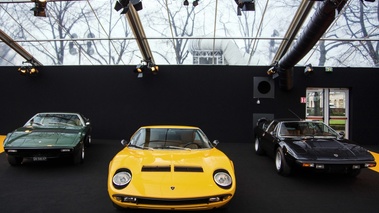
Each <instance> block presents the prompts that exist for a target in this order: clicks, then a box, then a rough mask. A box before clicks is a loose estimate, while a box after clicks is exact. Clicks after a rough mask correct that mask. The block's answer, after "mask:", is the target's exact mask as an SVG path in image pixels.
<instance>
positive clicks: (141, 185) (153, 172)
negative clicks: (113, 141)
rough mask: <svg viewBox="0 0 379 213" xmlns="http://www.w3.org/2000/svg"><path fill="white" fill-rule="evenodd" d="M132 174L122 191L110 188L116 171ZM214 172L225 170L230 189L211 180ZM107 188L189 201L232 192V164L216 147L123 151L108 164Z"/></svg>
mask: <svg viewBox="0 0 379 213" xmlns="http://www.w3.org/2000/svg"><path fill="white" fill-rule="evenodd" d="M120 168H127V169H129V170H130V171H131V172H132V180H131V182H130V183H129V185H128V186H127V187H126V188H124V189H121V190H117V189H115V188H114V187H113V186H112V181H111V180H112V177H113V175H114V174H115V172H116V170H117V169H120ZM217 169H224V170H227V171H228V172H229V173H230V175H231V176H232V179H233V181H234V182H233V187H231V189H222V188H220V187H219V186H217V185H216V183H215V182H214V181H213V173H214V171H216V170H217ZM108 180H109V181H108V189H111V190H112V191H113V192H114V193H121V194H128V195H133V196H143V197H154V198H189V197H199V196H210V195H215V194H228V193H231V194H233V193H234V190H235V176H234V168H233V163H232V162H231V161H230V160H229V158H228V157H226V155H225V154H224V153H223V152H221V151H219V150H218V149H216V148H212V149H202V150H139V149H132V148H125V149H123V150H122V151H120V152H119V153H118V154H117V155H116V156H115V157H114V159H113V160H112V161H111V163H110V167H109V176H108Z"/></svg>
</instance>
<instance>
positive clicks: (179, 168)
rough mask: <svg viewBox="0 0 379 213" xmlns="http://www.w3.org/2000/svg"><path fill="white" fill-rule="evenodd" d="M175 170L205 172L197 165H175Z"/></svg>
mask: <svg viewBox="0 0 379 213" xmlns="http://www.w3.org/2000/svg"><path fill="white" fill-rule="evenodd" d="M174 171H175V172H203V168H202V167H197V166H175V167H174Z"/></svg>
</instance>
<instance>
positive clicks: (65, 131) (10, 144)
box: [4, 112, 92, 166]
mask: <svg viewBox="0 0 379 213" xmlns="http://www.w3.org/2000/svg"><path fill="white" fill-rule="evenodd" d="M91 131H92V128H91V124H90V122H89V119H87V118H85V117H84V116H83V115H81V114H79V113H66V112H46V113H38V114H36V115H34V116H33V117H32V118H31V119H30V120H28V122H26V123H25V125H24V126H22V127H20V128H18V129H16V130H14V131H13V132H11V133H8V134H7V137H6V138H5V140H4V151H5V153H6V155H7V160H8V162H9V164H10V165H12V166H17V165H20V164H21V163H22V161H23V159H24V158H28V159H31V160H33V161H46V160H48V159H53V158H69V159H70V160H71V161H72V162H73V163H74V164H79V163H83V161H84V152H85V151H84V150H85V147H88V146H89V145H90V143H91Z"/></svg>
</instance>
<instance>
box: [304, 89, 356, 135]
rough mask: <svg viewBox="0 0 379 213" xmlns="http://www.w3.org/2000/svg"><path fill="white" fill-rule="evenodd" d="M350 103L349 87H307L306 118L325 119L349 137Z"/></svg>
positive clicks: (325, 121)
mask: <svg viewBox="0 0 379 213" xmlns="http://www.w3.org/2000/svg"><path fill="white" fill-rule="evenodd" d="M348 103H349V90H348V89H347V88H307V103H306V119H307V120H319V121H323V122H324V123H326V124H328V125H329V126H331V127H332V128H333V129H335V130H336V131H337V132H344V133H345V137H346V138H348V135H349V104H348Z"/></svg>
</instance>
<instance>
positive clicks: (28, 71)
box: [17, 61, 38, 75]
mask: <svg viewBox="0 0 379 213" xmlns="http://www.w3.org/2000/svg"><path fill="white" fill-rule="evenodd" d="M22 63H23V64H24V63H30V64H31V66H21V67H20V68H18V69H17V71H18V72H19V73H20V74H21V75H37V74H38V70H37V68H36V67H35V66H34V64H33V61H23V62H22Z"/></svg>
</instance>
